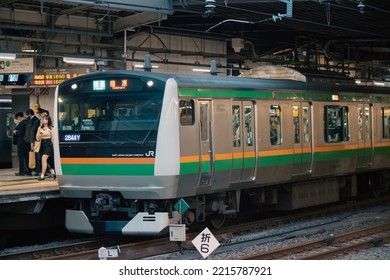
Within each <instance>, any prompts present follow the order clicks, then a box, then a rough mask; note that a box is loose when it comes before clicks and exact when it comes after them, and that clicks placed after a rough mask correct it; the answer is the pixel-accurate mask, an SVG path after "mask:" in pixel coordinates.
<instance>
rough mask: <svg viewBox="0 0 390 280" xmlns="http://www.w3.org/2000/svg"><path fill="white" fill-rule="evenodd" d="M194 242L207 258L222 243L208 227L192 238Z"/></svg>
mask: <svg viewBox="0 0 390 280" xmlns="http://www.w3.org/2000/svg"><path fill="white" fill-rule="evenodd" d="M192 244H194V246H195V248H196V249H197V250H198V251H199V253H200V254H201V255H202V257H203V258H207V257H208V256H209V255H210V254H211V253H212V252H214V250H215V249H217V248H218V247H219V245H220V243H219V242H218V240H217V239H216V238H215V237H214V235H213V234H212V233H211V231H210V230H209V229H208V228H207V227H206V228H205V229H204V230H203V231H202V232H201V233H199V234H198V236H196V237H195V238H194V239H193V240H192Z"/></svg>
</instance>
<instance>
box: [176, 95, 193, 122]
mask: <svg viewBox="0 0 390 280" xmlns="http://www.w3.org/2000/svg"><path fill="white" fill-rule="evenodd" d="M179 115H180V124H181V125H193V124H194V122H195V121H194V120H195V116H194V100H180V103H179Z"/></svg>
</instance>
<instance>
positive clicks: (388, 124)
mask: <svg viewBox="0 0 390 280" xmlns="http://www.w3.org/2000/svg"><path fill="white" fill-rule="evenodd" d="M382 128H383V134H382V135H383V139H390V107H387V108H386V107H383V108H382Z"/></svg>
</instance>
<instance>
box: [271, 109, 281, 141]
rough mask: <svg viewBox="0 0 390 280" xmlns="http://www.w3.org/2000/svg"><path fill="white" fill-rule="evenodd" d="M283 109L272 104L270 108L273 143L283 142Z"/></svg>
mask: <svg viewBox="0 0 390 280" xmlns="http://www.w3.org/2000/svg"><path fill="white" fill-rule="evenodd" d="M281 120H282V110H281V108H280V106H278V105H271V107H270V109H269V124H270V141H271V145H280V144H281V143H282V126H281V123H282V122H281Z"/></svg>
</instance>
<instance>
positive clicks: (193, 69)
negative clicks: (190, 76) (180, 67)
mask: <svg viewBox="0 0 390 280" xmlns="http://www.w3.org/2000/svg"><path fill="white" fill-rule="evenodd" d="M192 71H194V72H203V73H210V69H205V68H192Z"/></svg>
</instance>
